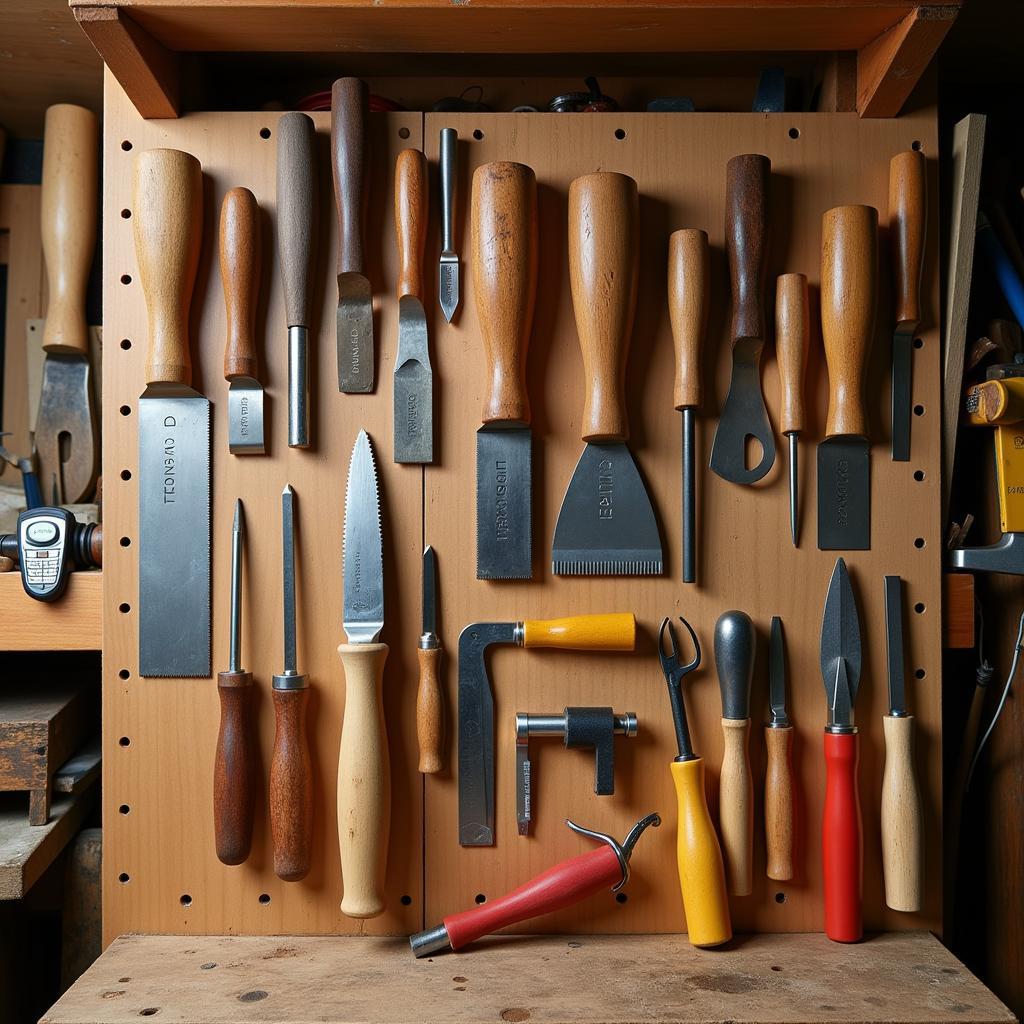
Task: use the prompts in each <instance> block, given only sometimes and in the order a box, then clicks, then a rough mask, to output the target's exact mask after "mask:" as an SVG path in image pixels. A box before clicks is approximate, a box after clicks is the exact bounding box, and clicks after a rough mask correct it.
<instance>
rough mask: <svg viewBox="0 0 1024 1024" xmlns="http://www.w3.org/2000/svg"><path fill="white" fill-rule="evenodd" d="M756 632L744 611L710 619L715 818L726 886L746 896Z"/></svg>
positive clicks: (749, 865)
mask: <svg viewBox="0 0 1024 1024" xmlns="http://www.w3.org/2000/svg"><path fill="white" fill-rule="evenodd" d="M756 648H757V636H756V634H755V633H754V624H753V622H751V621H750V616H749V615H747V614H746V613H745V612H738V611H731V612H725V613H723V614H722V615H720V616H719V618H718V622H716V623H715V667H716V668H717V669H718V685H719V688H720V689H721V691H722V739H723V742H724V750H723V753H722V770H721V777H720V779H719V797H718V822H719V827H720V828H721V830H722V847H723V849H724V851H725V866H726V870H727V871H728V874H729V891H730V892H731V893H732V894H733V895H734V896H749V895H750V892H751V890H752V888H753V884H754V882H753V878H754V873H753V857H754V794H753V789H754V782H753V777H752V775H751V772H750V751H749V749H748V746H749V743H750V684H751V682H752V681H753V678H754V654H755V651H756Z"/></svg>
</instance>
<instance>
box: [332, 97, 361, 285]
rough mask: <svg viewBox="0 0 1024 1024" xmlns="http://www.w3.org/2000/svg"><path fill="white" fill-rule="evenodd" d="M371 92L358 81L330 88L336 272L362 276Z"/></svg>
mask: <svg viewBox="0 0 1024 1024" xmlns="http://www.w3.org/2000/svg"><path fill="white" fill-rule="evenodd" d="M369 102H370V91H369V89H367V87H366V83H365V82H363V81H361V80H360V79H358V78H339V79H338V80H337V81H336V82H335V83H334V85H333V86H332V87H331V170H332V172H333V175H334V204H335V207H336V208H337V212H338V273H339V274H362V273H365V269H364V268H365V265H366V254H365V252H364V251H363V218H364V216H365V215H366V200H367V195H368V192H367V189H366V156H367V151H366V114H367V110H368V108H369Z"/></svg>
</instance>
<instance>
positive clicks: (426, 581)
mask: <svg viewBox="0 0 1024 1024" xmlns="http://www.w3.org/2000/svg"><path fill="white" fill-rule="evenodd" d="M428 633H429V634H432V635H433V634H436V633H437V555H436V554H435V552H434V549H433V548H432V547H431V546H430V545H429V544H428V545H427V546H426V547H425V548H424V549H423V635H424V636H426V635H427V634H428Z"/></svg>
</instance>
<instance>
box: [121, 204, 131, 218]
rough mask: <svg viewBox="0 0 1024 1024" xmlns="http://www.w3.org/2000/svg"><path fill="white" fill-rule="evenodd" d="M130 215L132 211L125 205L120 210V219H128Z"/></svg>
mask: <svg viewBox="0 0 1024 1024" xmlns="http://www.w3.org/2000/svg"><path fill="white" fill-rule="evenodd" d="M131 215H132V211H131V210H129V209H128V208H127V207H125V209H123V210H122V211H121V219H122V220H130V219H131Z"/></svg>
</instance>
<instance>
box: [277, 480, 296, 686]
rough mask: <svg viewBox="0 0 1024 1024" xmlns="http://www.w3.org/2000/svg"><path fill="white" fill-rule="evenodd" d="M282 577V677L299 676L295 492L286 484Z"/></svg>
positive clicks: (284, 492)
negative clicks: (296, 610) (296, 630)
mask: <svg viewBox="0 0 1024 1024" xmlns="http://www.w3.org/2000/svg"><path fill="white" fill-rule="evenodd" d="M281 575H282V578H283V585H282V587H281V593H282V596H283V598H284V614H283V620H284V671H283V672H282V673H281V675H284V676H294V675H297V674H298V671H299V668H298V665H299V659H298V656H297V653H296V651H297V646H296V642H295V491H293V490H292V485H291V484H285V485H284V490H283V491H282V492H281Z"/></svg>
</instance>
